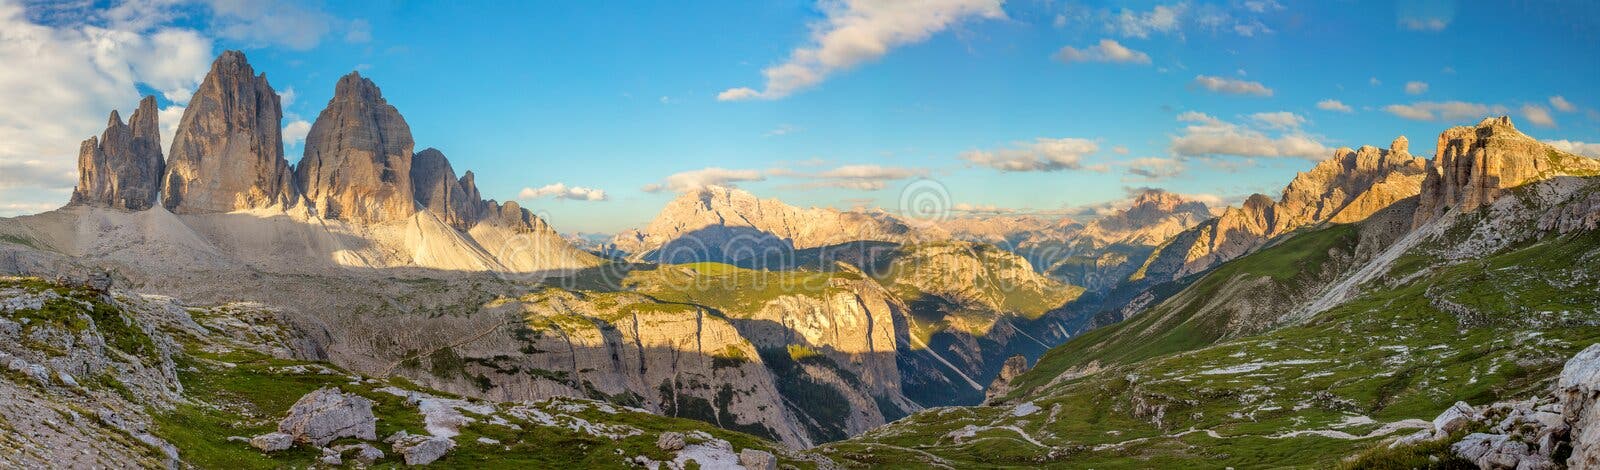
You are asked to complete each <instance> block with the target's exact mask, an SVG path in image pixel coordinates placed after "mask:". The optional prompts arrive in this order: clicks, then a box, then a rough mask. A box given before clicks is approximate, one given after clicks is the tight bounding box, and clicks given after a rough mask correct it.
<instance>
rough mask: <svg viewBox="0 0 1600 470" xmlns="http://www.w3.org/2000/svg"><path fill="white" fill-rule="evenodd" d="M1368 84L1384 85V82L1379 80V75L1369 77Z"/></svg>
mask: <svg viewBox="0 0 1600 470" xmlns="http://www.w3.org/2000/svg"><path fill="white" fill-rule="evenodd" d="M1367 84H1369V85H1372V86H1378V85H1382V84H1383V82H1382V81H1380V80H1378V77H1372V78H1368V79H1367Z"/></svg>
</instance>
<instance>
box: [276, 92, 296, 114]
mask: <svg viewBox="0 0 1600 470" xmlns="http://www.w3.org/2000/svg"><path fill="white" fill-rule="evenodd" d="M296 96H297V95H295V92H294V87H288V88H284V89H282V90H278V104H279V105H280V106H282V107H283V108H284V109H288V108H289V105H291V104H294V99H295V97H296Z"/></svg>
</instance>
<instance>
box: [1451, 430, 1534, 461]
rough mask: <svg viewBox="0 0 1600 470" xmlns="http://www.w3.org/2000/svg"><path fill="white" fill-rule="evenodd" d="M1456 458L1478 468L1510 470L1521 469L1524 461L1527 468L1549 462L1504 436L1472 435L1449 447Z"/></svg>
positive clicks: (1521, 444)
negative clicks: (1473, 464)
mask: <svg viewBox="0 0 1600 470" xmlns="http://www.w3.org/2000/svg"><path fill="white" fill-rule="evenodd" d="M1450 451H1451V452H1452V453H1455V454H1456V456H1458V457H1461V458H1463V459H1466V460H1469V461H1472V462H1473V463H1475V464H1477V465H1478V468H1485V469H1502V470H1512V469H1516V468H1521V467H1519V465H1522V462H1523V461H1524V460H1528V461H1529V462H1528V464H1527V465H1529V466H1538V465H1541V464H1543V463H1545V462H1549V460H1550V459H1549V458H1547V457H1544V456H1539V455H1534V453H1533V450H1532V449H1531V448H1529V447H1528V444H1527V443H1525V442H1522V441H1518V440H1515V439H1512V438H1511V436H1508V435H1505V434H1485V433H1472V434H1469V435H1467V437H1466V438H1464V439H1462V440H1461V441H1460V442H1457V443H1455V444H1454V445H1451V446H1450Z"/></svg>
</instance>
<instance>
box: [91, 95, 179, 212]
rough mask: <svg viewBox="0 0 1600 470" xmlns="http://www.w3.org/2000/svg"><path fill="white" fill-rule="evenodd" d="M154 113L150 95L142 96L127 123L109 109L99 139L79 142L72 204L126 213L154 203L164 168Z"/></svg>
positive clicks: (153, 102)
mask: <svg viewBox="0 0 1600 470" xmlns="http://www.w3.org/2000/svg"><path fill="white" fill-rule="evenodd" d="M156 114H157V111H156V99H155V97H154V96H146V97H144V99H143V100H140V101H139V109H138V110H136V111H134V112H133V117H132V119H129V120H128V123H127V124H124V123H123V122H122V117H121V116H119V115H117V112H116V111H112V112H111V118H110V120H109V122H107V123H106V130H105V132H104V133H102V134H100V137H99V139H96V138H94V137H90V138H89V140H85V141H83V145H82V146H81V147H80V149H79V151H78V185H77V187H76V188H74V189H73V190H72V204H82V205H88V206H95V207H111V208H116V209H124V210H131V211H142V210H145V209H149V208H150V207H151V206H154V205H155V202H156V199H157V196H158V195H159V194H160V187H161V174H162V172H163V171H165V170H166V162H165V161H164V160H162V158H161V131H160V127H159V126H158V125H157V123H156Z"/></svg>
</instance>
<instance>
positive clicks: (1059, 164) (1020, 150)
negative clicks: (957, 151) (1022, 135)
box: [961, 137, 1103, 171]
mask: <svg viewBox="0 0 1600 470" xmlns="http://www.w3.org/2000/svg"><path fill="white" fill-rule="evenodd" d="M1012 147H1013V148H1006V149H998V150H971V151H968V152H966V153H962V154H961V159H962V160H966V161H968V162H971V163H973V164H976V165H982V166H986V167H990V168H994V169H997V170H1002V171H1059V170H1078V169H1089V170H1096V171H1103V167H1098V166H1088V167H1086V166H1084V164H1083V157H1085V156H1088V155H1090V154H1093V153H1095V152H1097V151H1099V150H1100V145H1099V144H1096V143H1095V142H1094V141H1093V140H1089V139H1078V138H1071V137H1068V138H1061V139H1051V138H1045V137H1040V138H1038V139H1035V140H1034V141H1033V142H1017V143H1015V144H1013V146H1012Z"/></svg>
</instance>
